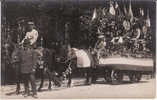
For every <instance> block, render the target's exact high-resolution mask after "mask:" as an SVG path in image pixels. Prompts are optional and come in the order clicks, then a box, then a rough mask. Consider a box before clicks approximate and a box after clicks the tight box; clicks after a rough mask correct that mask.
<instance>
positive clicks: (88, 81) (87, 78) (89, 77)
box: [86, 68, 91, 85]
mask: <svg viewBox="0 0 157 100" xmlns="http://www.w3.org/2000/svg"><path fill="white" fill-rule="evenodd" d="M86 74H87V75H86V84H87V85H90V84H91V68H89V69H87V70H86Z"/></svg>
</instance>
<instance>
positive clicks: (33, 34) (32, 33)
mask: <svg viewBox="0 0 157 100" xmlns="http://www.w3.org/2000/svg"><path fill="white" fill-rule="evenodd" d="M34 28H35V26H34V23H33V22H28V32H27V33H26V35H25V37H24V39H23V40H22V42H21V43H20V44H23V43H24V41H25V40H28V41H29V42H30V45H31V46H32V47H35V46H36V41H37V39H38V31H37V30H35V29H34Z"/></svg>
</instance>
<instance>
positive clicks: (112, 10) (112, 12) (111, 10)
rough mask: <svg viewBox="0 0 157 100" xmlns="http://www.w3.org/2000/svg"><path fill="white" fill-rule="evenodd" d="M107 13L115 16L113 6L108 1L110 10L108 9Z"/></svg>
mask: <svg viewBox="0 0 157 100" xmlns="http://www.w3.org/2000/svg"><path fill="white" fill-rule="evenodd" d="M109 13H110V14H112V15H115V13H116V12H115V9H114V6H113V4H112V2H111V1H110V9H109Z"/></svg>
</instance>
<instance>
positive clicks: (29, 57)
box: [19, 42, 38, 98]
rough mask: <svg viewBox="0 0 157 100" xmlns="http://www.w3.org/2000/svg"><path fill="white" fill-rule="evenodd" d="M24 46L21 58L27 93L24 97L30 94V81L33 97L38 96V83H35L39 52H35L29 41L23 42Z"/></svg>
mask: <svg viewBox="0 0 157 100" xmlns="http://www.w3.org/2000/svg"><path fill="white" fill-rule="evenodd" d="M23 46H24V47H23V48H22V49H21V51H20V53H19V54H20V58H21V74H22V76H23V80H24V88H25V93H24V97H27V96H29V95H30V91H29V81H30V83H31V87H32V92H33V95H32V96H33V97H34V98H37V91H36V84H35V69H36V63H37V59H38V55H37V52H35V51H34V50H33V49H32V47H31V45H30V44H29V43H28V42H24V43H23Z"/></svg>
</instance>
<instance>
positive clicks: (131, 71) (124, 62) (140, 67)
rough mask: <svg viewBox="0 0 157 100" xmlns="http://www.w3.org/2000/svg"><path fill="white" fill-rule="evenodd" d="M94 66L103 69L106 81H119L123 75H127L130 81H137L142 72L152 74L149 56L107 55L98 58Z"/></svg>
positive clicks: (151, 61) (151, 63)
mask: <svg viewBox="0 0 157 100" xmlns="http://www.w3.org/2000/svg"><path fill="white" fill-rule="evenodd" d="M96 66H97V69H99V68H101V69H103V71H104V78H105V80H106V81H107V82H113V81H116V82H117V81H118V82H120V81H122V80H123V77H124V75H127V76H128V77H129V79H130V81H131V82H139V81H140V80H141V78H142V75H143V74H152V72H153V60H152V59H151V58H147V59H146V58H145V59H144V58H130V57H128V58H126V57H119V56H118V57H115V56H114V57H107V58H101V59H99V62H98V64H97V65H96Z"/></svg>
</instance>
